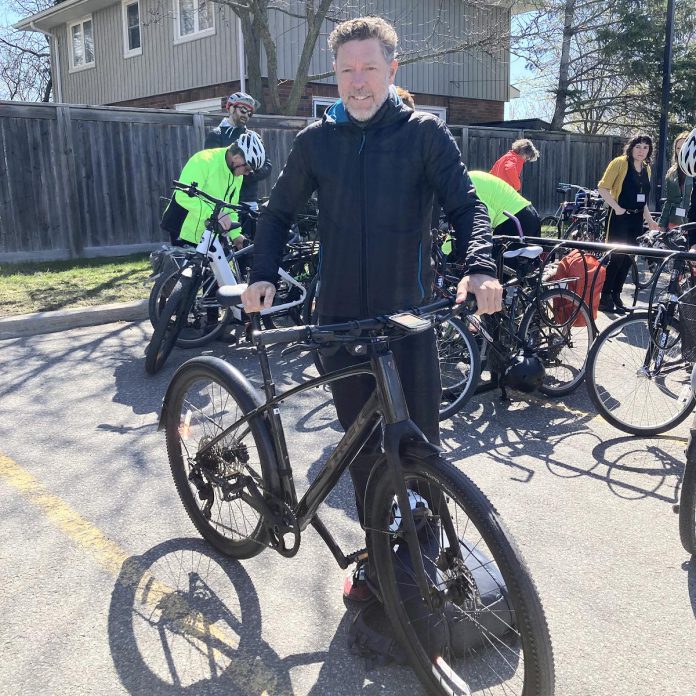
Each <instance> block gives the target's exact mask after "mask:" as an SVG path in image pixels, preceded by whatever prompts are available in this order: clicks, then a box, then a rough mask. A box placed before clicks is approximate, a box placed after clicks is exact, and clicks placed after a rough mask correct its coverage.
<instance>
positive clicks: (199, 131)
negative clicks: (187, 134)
mask: <svg viewBox="0 0 696 696" xmlns="http://www.w3.org/2000/svg"><path fill="white" fill-rule="evenodd" d="M193 132H194V135H195V138H196V140H197V141H198V144H199V148H198V149H199V150H202V149H203V148H204V147H205V117H204V116H203V114H193Z"/></svg>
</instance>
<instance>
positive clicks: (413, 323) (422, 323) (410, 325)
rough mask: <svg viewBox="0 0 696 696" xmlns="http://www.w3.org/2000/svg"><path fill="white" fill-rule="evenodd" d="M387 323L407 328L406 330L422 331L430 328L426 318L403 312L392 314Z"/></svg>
mask: <svg viewBox="0 0 696 696" xmlns="http://www.w3.org/2000/svg"><path fill="white" fill-rule="evenodd" d="M389 323H390V324H394V325H396V326H399V327H401V328H402V329H407V330H408V331H423V330H424V329H428V328H430V326H432V325H431V323H430V322H429V321H428V320H427V319H421V318H420V317H417V316H416V315H415V314H409V313H408V312H403V313H402V314H392V315H391V316H390V317H389Z"/></svg>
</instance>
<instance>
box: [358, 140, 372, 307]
mask: <svg viewBox="0 0 696 696" xmlns="http://www.w3.org/2000/svg"><path fill="white" fill-rule="evenodd" d="M364 147H365V131H364V130H363V131H362V138H361V139H360V148H359V150H358V155H359V157H360V160H361V162H360V239H361V242H362V250H361V251H362V264H361V265H362V268H361V270H360V280H361V282H360V310H361V312H362V313H361V317H363V318H367V317H369V316H371V315H370V314H369V313H368V312H369V304H368V300H367V298H368V289H369V288H368V282H367V278H368V272H367V270H368V269H367V263H368V256H369V255H368V253H367V219H366V218H367V210H366V207H367V205H366V202H365V165H366V162H365V155H364V154H363V149H364Z"/></svg>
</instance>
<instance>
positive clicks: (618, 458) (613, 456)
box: [592, 435, 684, 504]
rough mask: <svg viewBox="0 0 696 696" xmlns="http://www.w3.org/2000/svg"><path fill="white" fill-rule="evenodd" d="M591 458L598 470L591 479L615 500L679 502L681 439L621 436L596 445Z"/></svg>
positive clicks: (682, 444)
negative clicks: (601, 482) (651, 499)
mask: <svg viewBox="0 0 696 696" xmlns="http://www.w3.org/2000/svg"><path fill="white" fill-rule="evenodd" d="M592 458H593V459H594V461H595V462H597V464H598V465H599V467H600V468H599V470H598V472H597V473H595V474H593V476H594V477H595V478H597V479H598V480H600V481H603V482H605V483H606V485H607V486H608V487H609V489H610V490H611V492H612V493H613V494H614V495H616V496H617V497H620V498H625V499H627V500H638V499H641V498H654V499H656V500H662V501H664V502H666V503H669V504H674V503H677V502H678V500H679V485H680V482H681V479H682V476H683V474H684V461H683V459H684V439H683V438H680V437H675V436H670V435H660V436H654V437H646V438H636V437H635V436H634V435H621V436H619V437H614V438H611V439H608V440H604V441H602V442H600V443H598V444H597V445H596V446H595V447H594V449H593V450H592Z"/></svg>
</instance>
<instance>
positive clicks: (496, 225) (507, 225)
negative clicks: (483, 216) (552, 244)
mask: <svg viewBox="0 0 696 696" xmlns="http://www.w3.org/2000/svg"><path fill="white" fill-rule="evenodd" d="M469 176H470V177H471V181H472V182H473V184H474V186H475V187H476V195H477V196H478V197H479V198H480V199H481V200H482V201H483V202H484V204H485V206H486V208H488V217H490V219H491V227H492V228H493V234H508V235H517V226H516V225H515V223H514V222H513V221H512V220H511V219H510V218H509V217H508V216H507V215H505V212H508V213H510V214H511V215H514V216H515V217H516V218H517V219H518V220H519V221H520V225H521V226H522V232H523V233H524V234H525V235H527V236H530V237H540V236H541V220H540V219H539V215H538V213H537V211H536V210H535V209H534V206H533V205H532V204H531V202H530V201H528V200H527V199H526V198H525V197H524V196H521V195H520V194H519V193H517V191H515V189H514V188H513V187H512V186H510V184H508V183H507V182H506V181H503V180H502V179H500V178H498V177H497V176H495V175H494V174H489V173H488V172H478V171H470V172H469Z"/></svg>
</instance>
